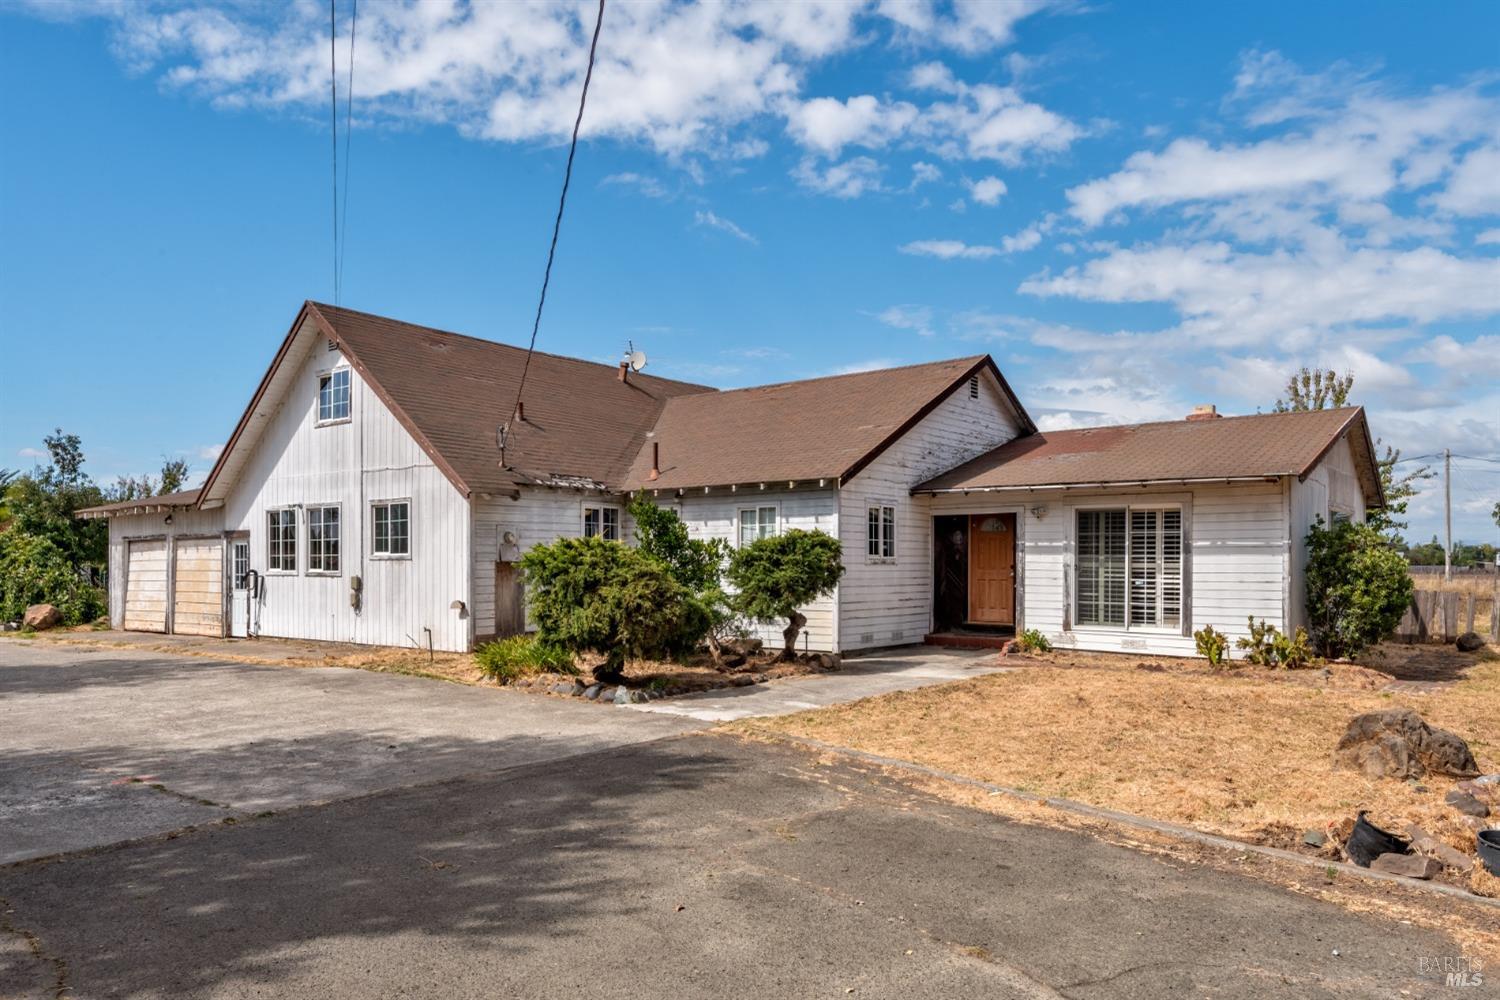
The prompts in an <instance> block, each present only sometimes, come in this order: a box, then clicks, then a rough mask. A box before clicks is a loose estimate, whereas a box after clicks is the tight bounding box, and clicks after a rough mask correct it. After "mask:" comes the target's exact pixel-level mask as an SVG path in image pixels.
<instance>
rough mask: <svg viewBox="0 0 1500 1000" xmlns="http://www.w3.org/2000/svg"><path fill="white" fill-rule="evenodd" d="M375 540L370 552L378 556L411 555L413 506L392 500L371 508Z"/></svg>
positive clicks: (402, 501) (403, 501)
mask: <svg viewBox="0 0 1500 1000" xmlns="http://www.w3.org/2000/svg"><path fill="white" fill-rule="evenodd" d="M370 513H371V515H372V516H371V522H372V524H373V525H374V533H375V535H374V539H373V544H372V545H371V546H370V551H371V552H372V553H373V554H374V555H377V556H407V555H411V504H409V503H407V502H406V501H405V500H392V501H390V502H385V503H377V504H372V505H371V506H370Z"/></svg>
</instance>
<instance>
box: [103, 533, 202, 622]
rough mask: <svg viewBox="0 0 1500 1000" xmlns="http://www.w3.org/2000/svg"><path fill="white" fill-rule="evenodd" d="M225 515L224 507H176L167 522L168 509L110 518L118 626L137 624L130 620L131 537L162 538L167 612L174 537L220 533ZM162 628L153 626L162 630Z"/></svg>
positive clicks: (113, 613)
mask: <svg viewBox="0 0 1500 1000" xmlns="http://www.w3.org/2000/svg"><path fill="white" fill-rule="evenodd" d="M223 526H224V518H223V515H222V513H221V512H220V511H216V510H209V511H196V510H174V511H173V512H172V523H171V524H167V515H166V514H165V513H156V514H134V515H131V516H129V517H112V518H110V519H109V620H110V622H111V623H112V624H113V625H114V627H115V628H134V627H135V626H132V625H128V624H126V617H127V615H126V608H125V591H126V579H125V578H126V576H127V575H128V573H129V564H130V555H129V552H128V548H127V547H128V546H129V544H130V541H131V539H148V538H152V539H160V540H161V546H160V551H161V558H162V567H161V583H162V591H161V600H162V609H163V612H165V609H166V601H167V587H166V583H167V573H168V572H170V569H171V567H170V565H169V560H170V553H171V551H172V549H171V546H172V543H173V540H174V539H175V538H177V537H178V536H183V537H203V536H213V535H219V534H221V533H222V531H223ZM159 630H160V629H159V628H157V629H153V631H159Z"/></svg>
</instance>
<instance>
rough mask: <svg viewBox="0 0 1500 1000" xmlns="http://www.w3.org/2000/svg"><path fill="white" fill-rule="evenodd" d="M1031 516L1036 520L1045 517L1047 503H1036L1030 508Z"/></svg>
mask: <svg viewBox="0 0 1500 1000" xmlns="http://www.w3.org/2000/svg"><path fill="white" fill-rule="evenodd" d="M1031 516H1032V517H1034V518H1036V519H1037V520H1038V521H1040V520H1041V519H1042V518H1044V517H1046V516H1047V505H1046V504H1044V503H1042V504H1037V505H1036V506H1035V507H1033V508H1031Z"/></svg>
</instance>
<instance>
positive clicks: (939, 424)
mask: <svg viewBox="0 0 1500 1000" xmlns="http://www.w3.org/2000/svg"><path fill="white" fill-rule="evenodd" d="M1019 430H1020V428H1019V426H1018V425H1017V423H1016V418H1015V414H1014V413H1013V412H1012V410H1011V408H1010V405H1009V403H1008V402H1007V400H1006V399H1005V397H1004V395H1003V393H1002V392H1001V390H1000V384H999V382H997V381H996V380H995V377H994V376H993V375H991V374H990V373H989V372H988V371H986V372H984V373H982V374H981V375H980V380H979V398H978V399H973V398H970V396H969V385H968V383H967V382H966V383H964V384H963V385H960V386H959V387H958V388H957V389H955V390H954V391H953V392H952V393H951V394H950V395H949V396H948V397H947V398H946V399H944V400H943V402H942V403H940V404H938V406H937V408H936V409H934V410H933V411H932V412H931V413H929V414H928V415H927V416H926V417H924V418H923V419H922V420H921V421H920V422H919V423H918V424H917V425H916V426H915V427H913V428H912V429H911V430H910V431H908V432H907V433H906V434H905V435H903V436H902V438H901V439H900V440H899V441H897V442H895V443H894V444H892V445H891V446H890V447H889V448H888V449H886V450H885V452H883V453H882V454H881V455H880V456H878V457H877V458H876V459H875V460H874V461H872V462H871V463H870V464H869V465H867V466H866V467H865V468H864V469H861V470H860V471H859V473H858V474H857V475H855V476H854V478H853V479H852V480H850V481H849V482H848V483H847V484H845V486H844V487H843V489H841V490H840V491H839V518H838V520H839V529H840V534H839V538H840V540H841V541H842V542H843V546H844V565H845V567H846V570H845V572H844V579H843V582H842V583H840V585H839V609H838V619H839V648H840V649H843V650H857V649H868V648H872V647H878V646H895V645H901V644H903V643H912V642H921V641H922V637H923V636H924V635H926V634H927V632H928V630H929V629H930V628H931V627H932V588H933V566H932V558H933V557H932V514H933V508H932V502H931V498H929V497H926V496H918V497H914V496H912V495H911V493H910V491H911V488H912V487H913V486H915V485H917V484H918V483H920V482H924V481H925V480H928V479H931V478H932V477H933V476H935V475H937V474H938V473H940V472H946V471H947V470H949V469H951V468H953V467H954V466H957V465H961V464H963V463H964V462H967V461H968V460H969V459H971V458H975V457H977V456H979V455H982V454H984V453H985V452H986V451H989V450H990V449H991V448H995V447H998V446H1000V445H1002V444H1004V443H1005V442H1007V441H1009V440H1011V439H1012V438H1014V437H1015V436H1016V434H1017V433H1018V432H1019ZM875 504H895V506H896V560H895V561H894V562H883V561H873V562H872V561H871V560H870V559H869V557H868V554H867V549H866V513H867V510H868V508H869V507H870V506H871V505H875Z"/></svg>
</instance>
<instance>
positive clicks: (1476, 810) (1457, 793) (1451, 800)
mask: <svg viewBox="0 0 1500 1000" xmlns="http://www.w3.org/2000/svg"><path fill="white" fill-rule="evenodd" d="M1443 801H1444V802H1446V803H1448V804H1449V805H1450V806H1452V807H1453V808H1454V809H1457V810H1458V811H1459V812H1461V813H1463V814H1464V815H1465V816H1477V817H1479V818H1480V819H1484V818H1485V817H1486V816H1488V815H1489V814H1490V807H1489V806H1487V805H1485V804H1484V803H1483V802H1481V801H1479V799H1477V798H1476V797H1474V796H1473V795H1470V794H1469V793H1468V792H1466V791H1464V790H1462V789H1460V788H1455V789H1453V791H1451V792H1449V793H1448V794H1447V795H1445V796H1443Z"/></svg>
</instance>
